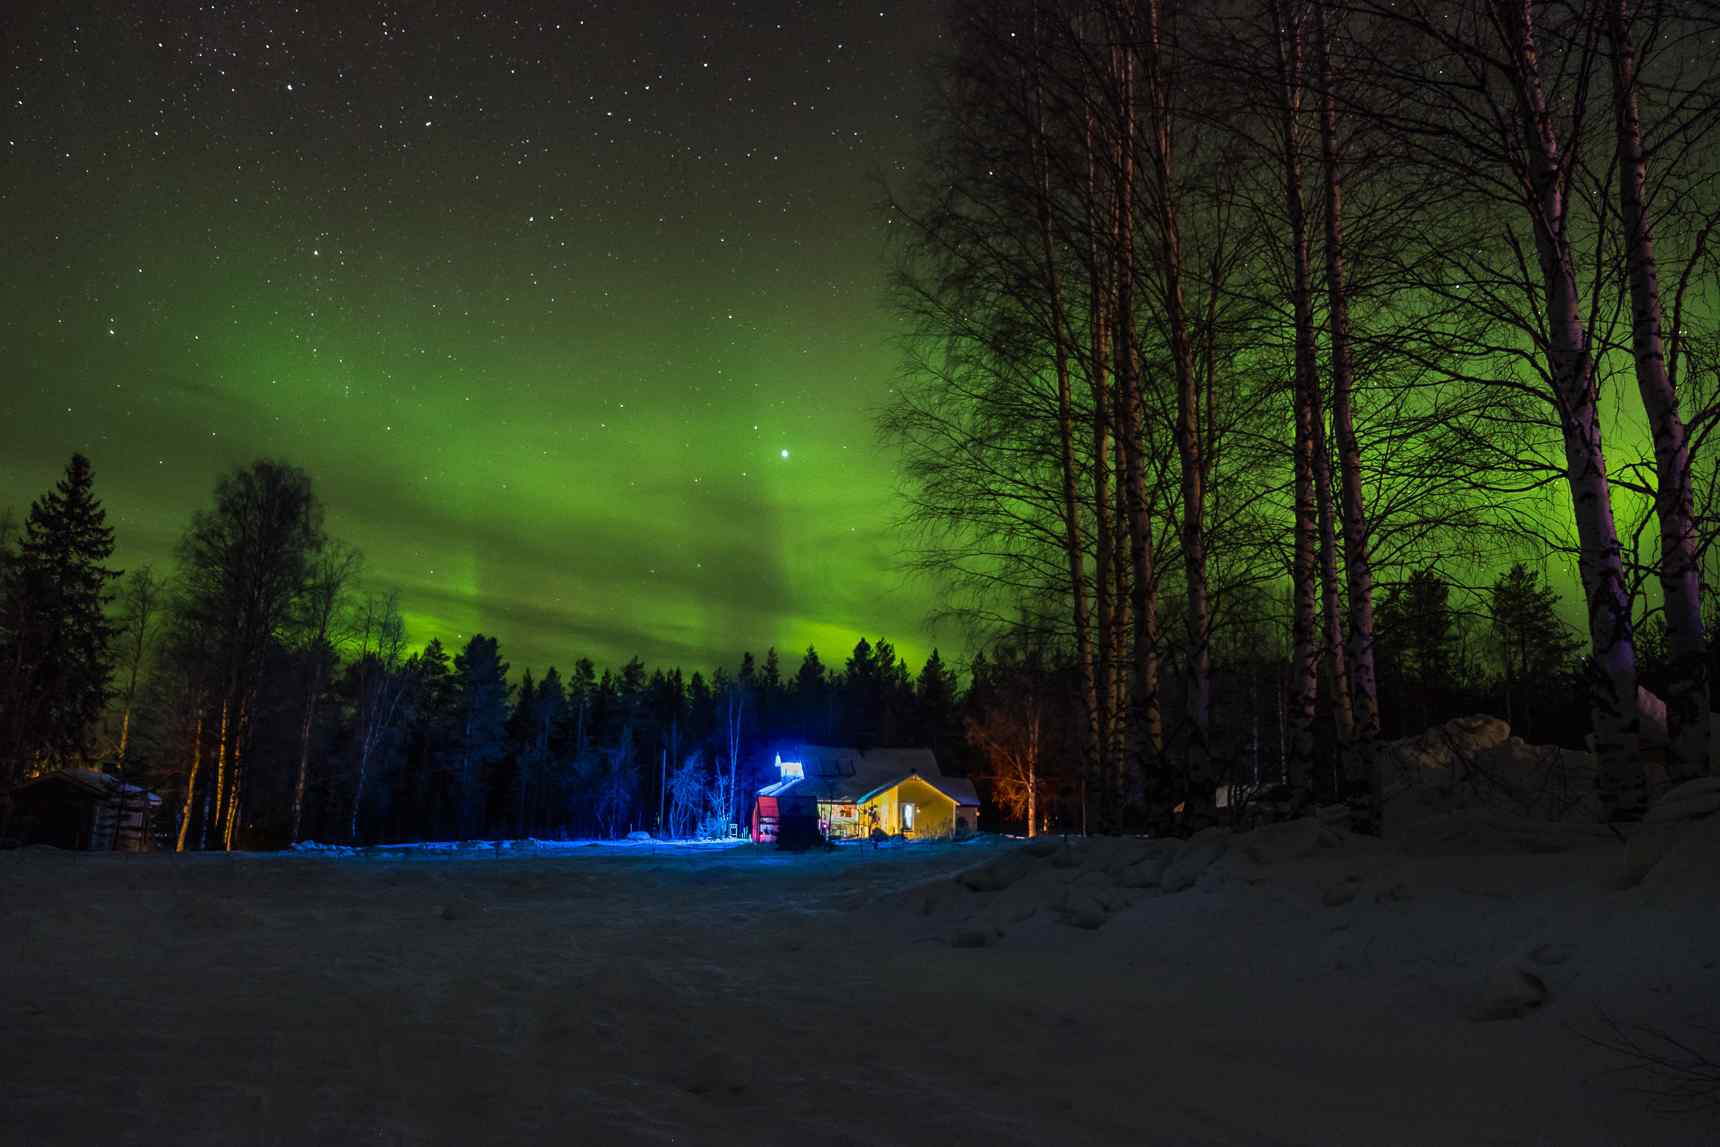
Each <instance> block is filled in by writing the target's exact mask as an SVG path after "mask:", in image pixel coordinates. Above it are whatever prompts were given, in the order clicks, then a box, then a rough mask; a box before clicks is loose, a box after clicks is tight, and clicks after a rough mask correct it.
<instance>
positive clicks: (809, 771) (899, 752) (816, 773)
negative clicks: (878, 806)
mask: <svg viewBox="0 0 1720 1147" xmlns="http://www.w3.org/2000/svg"><path fill="white" fill-rule="evenodd" d="M781 757H782V759H783V760H784V761H791V760H798V761H800V763H801V765H802V767H803V768H804V770H805V776H804V778H803V779H801V780H798V781H797V780H782V781H778V782H776V783H775V784H773V785H767V786H766V787H765V788H762V789H760V790H759V794H758V795H760V796H779V795H781V794H782V793H785V792H788V791H789V790H790V789H792V790H793V791H794V793H795V795H796V796H810V797H813V798H815V799H817V800H824V801H853V802H854V803H856V804H858V803H859V802H861V801H864V800H866V799H868V798H870V797H874V796H876V795H878V794H879V793H881V792H883V791H885V790H886V789H890V788H894V787H895V786H896V785H899V784H901V783H902V782H903V781H905V780H907V779H908V778H909V777H916V776H917V777H919V778H920V779H921V780H922V781H924V782H926V783H927V784H928V785H931V786H932V787H933V788H935V789H937V790H938V791H939V792H941V793H943V794H944V795H945V796H947V797H949V798H950V799H951V800H952V801H954V802H955V803H956V804H958V805H969V806H972V807H975V808H977V807H979V794H978V793H976V792H975V791H974V787H973V783H972V782H971V781H969V780H968V779H967V778H966V777H949V776H945V775H944V771H943V769H942V768H941V767H939V765H938V758H937V756H936V755H935V754H934V753H933V752H932V751H931V750H930V749H866V750H860V749H853V748H843V747H829V746H824V745H797V746H795V747H794V748H793V749H792V750H789V749H784V750H783V751H782V753H781Z"/></svg>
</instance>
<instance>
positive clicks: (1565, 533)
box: [884, 0, 1720, 827]
mask: <svg viewBox="0 0 1720 1147" xmlns="http://www.w3.org/2000/svg"><path fill="white" fill-rule="evenodd" d="M950 25H951V43H952V44H953V49H952V52H951V55H950V58H949V60H948V62H947V66H946V68H945V71H944V72H943V75H942V78H941V81H942V82H941V84H940V87H939V98H938V101H937V104H936V106H935V108H934V109H933V113H934V114H933V115H932V116H931V119H930V126H929V138H928V148H927V157H926V158H927V163H926V170H925V174H924V177H923V180H922V182H921V183H920V184H919V185H918V186H917V187H916V188H915V189H914V190H913V191H911V192H909V193H907V194H905V195H903V196H902V197H901V198H900V200H899V201H897V202H895V203H893V204H892V205H891V218H892V222H893V223H894V224H896V225H898V226H899V227H900V228H901V230H902V232H903V233H904V234H905V236H906V239H905V241H904V243H903V248H902V259H901V270H900V273H899V275H898V278H897V299H898V302H899V307H900V309H901V311H902V312H903V314H904V315H905V316H907V317H908V318H909V319H910V320H911V322H912V324H913V330H914V334H915V336H916V337H915V338H914V339H913V340H912V347H913V350H912V361H911V363H910V370H909V372H908V383H907V385H905V386H904V387H903V389H902V391H901V395H900V398H899V400H898V401H897V402H896V404H895V405H894V406H893V407H892V409H890V410H889V411H888V412H887V414H886V415H885V417H884V430H885V432H886V434H887V436H889V437H890V438H891V439H892V440H893V441H894V442H895V443H896V444H897V445H898V446H899V447H900V448H901V450H902V455H903V459H904V474H905V479H906V481H905V486H906V489H907V491H908V494H909V497H910V506H911V509H910V516H911V518H912V520H913V521H914V522H915V523H916V524H917V525H918V526H919V527H920V529H921V532H920V534H919V544H918V549H917V553H918V557H919V560H920V562H921V563H922V564H923V565H924V566H925V567H927V568H928V569H931V570H933V571H935V572H936V573H937V574H939V575H940V576H941V577H943V578H944V579H946V581H947V582H948V584H949V585H950V586H951V589H952V594H953V595H954V596H953V597H952V608H954V609H957V610H960V611H962V612H964V613H966V614H967V615H968V616H969V617H970V618H972V619H973V620H975V621H976V622H978V623H980V624H982V625H991V626H993V627H996V628H1001V629H1005V630H1009V631H1012V632H1015V633H1020V632H1021V631H1023V630H1030V631H1033V632H1035V633H1037V634H1038V635H1039V638H1040V639H1041V640H1048V641H1051V642H1053V643H1055V644H1057V645H1059V646H1061V647H1062V648H1065V649H1067V650H1069V651H1070V657H1071V659H1072V662H1073V665H1074V667H1075V670H1076V673H1075V677H1076V684H1075V686H1074V687H1075V688H1076V689H1077V690H1078V692H1079V694H1080V706H1079V708H1080V711H1081V712H1082V714H1083V716H1084V723H1083V728H1082V730H1081V738H1080V740H1081V752H1082V756H1083V759H1084V762H1085V763H1084V768H1083V773H1084V776H1085V790H1086V791H1085V800H1086V802H1087V803H1088V804H1089V805H1090V806H1091V808H1092V809H1093V810H1094V812H1095V814H1096V816H1097V818H1098V822H1099V824H1100V825H1101V826H1110V827H1115V826H1117V825H1119V824H1120V823H1122V818H1123V817H1124V816H1125V815H1133V816H1144V817H1145V818H1146V819H1147V820H1148V821H1149V822H1162V820H1164V819H1165V818H1167V817H1168V816H1169V815H1170V813H1171V810H1173V809H1175V808H1177V807H1178V806H1181V807H1182V808H1183V809H1184V810H1185V811H1188V812H1198V810H1199V809H1200V807H1201V806H1202V804H1203V803H1204V802H1206V801H1207V800H1209V799H1210V797H1211V794H1212V793H1213V791H1214V786H1215V785H1217V784H1219V783H1221V782H1223V781H1225V780H1226V779H1228V778H1229V777H1230V776H1231V775H1232V774H1234V772H1235V771H1236V769H1237V766H1238V763H1239V759H1240V755H1241V752H1242V745H1243V739H1242V738H1241V736H1240V734H1239V731H1238V730H1236V729H1233V728H1229V727H1228V723H1227V722H1226V721H1224V720H1223V719H1222V711H1223V702H1224V696H1223V693H1224V682H1225V680H1226V675H1227V674H1230V673H1233V672H1234V671H1235V669H1236V667H1237V663H1238V662H1240V661H1249V660H1251V659H1255V658H1257V657H1258V656H1259V655H1260V653H1261V652H1263V651H1262V650H1261V649H1260V648H1259V647H1260V646H1261V645H1263V644H1265V643H1264V642H1263V641H1262V640H1260V635H1262V634H1264V633H1266V632H1269V631H1282V632H1284V633H1286V634H1287V636H1288V641H1287V642H1286V643H1285V644H1286V646H1287V648H1285V649H1284V650H1283V653H1282V662H1283V673H1284V675H1285V693H1286V697H1287V704H1286V710H1287V711H1286V714H1285V718H1284V727H1285V730H1286V734H1285V741H1286V749H1285V756H1286V758H1287V760H1286V762H1285V764H1286V771H1287V773H1288V775H1289V776H1290V778H1291V779H1292V780H1293V781H1294V782H1295V783H1297V784H1300V785H1303V786H1309V787H1314V786H1326V785H1329V790H1328V791H1336V792H1340V793H1348V794H1349V795H1350V796H1352V797H1354V798H1356V799H1357V803H1358V806H1359V807H1362V808H1365V809H1371V808H1373V807H1374V806H1375V804H1376V801H1375V800H1373V799H1369V795H1370V794H1371V795H1372V796H1374V797H1377V782H1376V781H1374V779H1373V776H1374V772H1375V770H1374V769H1373V767H1372V762H1373V760H1374V753H1373V746H1374V744H1375V743H1376V742H1377V739H1378V737H1379V735H1380V729H1381V712H1380V706H1379V698H1380V694H1379V690H1378V688H1377V685H1376V669H1375V663H1374V662H1375V651H1374V617H1373V615H1374V596H1375V586H1376V583H1382V582H1386V583H1389V582H1391V581H1394V580H1397V581H1401V580H1403V579H1404V578H1405V577H1406V576H1407V575H1408V574H1409V573H1410V572H1413V571H1416V570H1420V569H1425V568H1427V567H1428V566H1430V565H1432V564H1434V563H1436V562H1443V563H1446V564H1448V565H1453V564H1461V565H1465V566H1466V567H1467V568H1469V569H1471V570H1474V571H1483V570H1486V569H1488V568H1495V563H1498V562H1499V561H1500V560H1501V558H1502V557H1503V556H1505V555H1506V554H1507V553H1509V552H1511V551H1518V552H1521V551H1524V550H1534V551H1538V554H1539V556H1542V557H1546V556H1548V555H1563V556H1568V557H1569V558H1571V559H1574V562H1575V567H1576V570H1577V573H1578V581H1579V583H1580V586H1581V592H1582V595H1583V602H1584V616H1585V618H1586V623H1587V636H1588V642H1587V647H1588V656H1587V660H1586V665H1587V671H1586V672H1587V692H1588V701H1589V704H1588V708H1589V710H1590V713H1591V723H1592V737H1593V745H1594V749H1595V751H1596V753H1597V755H1598V757H1599V759H1600V761H1601V766H1602V767H1601V773H1600V775H1601V782H1600V783H1601V790H1602V791H1601V796H1602V799H1603V802H1604V804H1605V805H1606V807H1607V808H1608V809H1609V810H1610V811H1611V812H1612V813H1614V814H1615V815H1618V816H1622V817H1629V816H1631V815H1634V814H1636V813H1637V812H1638V811H1640V809H1641V808H1642V807H1643V804H1644V802H1645V800H1646V798H1647V795H1648V794H1647V792H1646V787H1645V781H1644V773H1643V769H1642V766H1641V761H1640V757H1639V754H1638V747H1637V743H1636V742H1637V722H1638V718H1637V704H1636V688H1637V671H1636V657H1635V653H1634V643H1633V624H1635V623H1636V622H1637V621H1638V620H1639V619H1641V618H1642V617H1644V616H1655V617H1657V619H1658V617H1659V616H1660V615H1663V617H1664V627H1665V633H1666V644H1667V647H1668V652H1669V655H1670V657H1671V660H1672V664H1673V667H1674V672H1673V673H1672V675H1671V678H1670V680H1671V684H1670V686H1669V687H1668V690H1667V692H1668V694H1669V695H1668V698H1667V701H1668V713H1669V724H1670V726H1671V741H1672V743H1671V746H1670V748H1669V751H1668V757H1669V765H1668V771H1669V774H1670V775H1671V776H1672V777H1673V778H1674V779H1677V778H1682V777H1688V776H1692V775H1697V774H1699V773H1701V772H1704V771H1706V770H1707V769H1708V767H1709V746H1708V739H1709V701H1708V681H1707V674H1706V665H1707V653H1708V650H1707V641H1706V639H1705V636H1704V631H1703V598H1702V595H1701V587H1702V563H1703V559H1704V554H1705V546H1706V533H1705V525H1706V522H1707V517H1706V515H1705V513H1704V512H1703V506H1704V505H1705V504H1706V502H1705V500H1702V499H1698V498H1697V497H1696V496H1695V492H1696V491H1697V488H1698V485H1699V482H1700V479H1701V476H1702V475H1703V474H1705V473H1706V472H1707V469H1706V468H1705V466H1704V463H1703V457H1702V454H1701V452H1700V450H1699V447H1700V445H1701V441H1702V439H1703V438H1704V436H1705V435H1706V432H1707V429H1708V427H1709V425H1710V424H1711V420H1712V410H1713V402H1712V399H1713V392H1714V380H1713V377H1712V376H1713V373H1714V369H1715V359H1714V355H1713V350H1712V343H1713V340H1712V335H1711V328H1713V326H1714V317H1715V314H1714V309H1713V304H1714V302H1715V301H1716V300H1715V297H1714V295H1715V289H1716V287H1715V271H1716V263H1715V261H1714V260H1713V257H1712V251H1711V245H1710V241H1709V240H1710V234H1711V232H1712V230H1713V227H1714V223H1715V221H1716V220H1717V219H1720V199H1717V198H1716V196H1715V191H1716V188H1715V186H1714V183H1713V179H1714V176H1715V174H1716V171H1717V170H1720V167H1717V164H1716V159H1717V158H1720V157H1717V156H1716V147H1715V140H1714V138H1713V133H1714V130H1715V128H1716V125H1717V123H1720V114H1717V112H1720V109H1716V107H1715V101H1716V100H1717V99H1720V82H1716V79H1717V78H1716V77H1714V76H1713V75H1712V72H1713V69H1714V67H1715V66H1716V65H1715V64H1714V63H1713V55H1712V51H1711V48H1712V45H1713V43H1714V42H1715V37H1716V35H1717V33H1720V17H1717V16H1716V14H1715V13H1714V11H1713V10H1712V9H1711V7H1710V6H1709V5H1706V4H1702V3H1698V2H1696V0H1408V2H1404V0H1226V2H1225V3H1221V4H1207V3H1193V2H1187V0H1182V2H1179V0H1001V2H987V3H984V4H980V3H958V4H956V5H954V6H953V7H952V9H951V16H950ZM1630 378H1633V379H1634V382H1635V386H1634V387H1632V386H1629V385H1628V384H1627V381H1626V380H1627V379H1630ZM1609 387H1611V388H1613V389H1612V390H1610V391H1609ZM1615 397H1616V401H1615ZM1608 435H1610V436H1611V437H1610V439H1609V438H1608V437H1607V436H1608ZM1641 443H1647V444H1649V446H1650V447H1651V448H1650V449H1647V450H1640V449H1639V450H1638V451H1637V455H1641V456H1640V457H1638V456H1637V455H1633V454H1632V453H1631V451H1632V448H1633V445H1635V444H1641ZM1608 445H1611V446H1612V451H1613V460H1614V468H1615V470H1616V471H1618V472H1619V473H1620V474H1622V478H1620V477H1613V476H1610V475H1609V470H1608V450H1607V447H1608ZM1621 457H1622V458H1623V459H1624V461H1623V462H1622V464H1621V462H1620V461H1619V460H1620V458H1621ZM1633 506H1642V507H1651V509H1649V510H1645V511H1643V512H1642V515H1641V518H1640V520H1639V522H1640V528H1639V530H1638V531H1637V533H1636V534H1635V535H1632V536H1633V537H1634V538H1635V539H1636V540H1637V541H1638V542H1640V541H1641V539H1642V537H1644V536H1651V537H1652V538H1654V539H1656V546H1655V547H1653V552H1644V551H1645V548H1647V547H1644V546H1642V545H1640V544H1638V545H1625V544H1621V533H1620V529H1619V526H1618V524H1617V522H1616V520H1615V513H1618V512H1625V513H1628V512H1629V507H1633ZM1627 540H1629V538H1627ZM1478 582H1479V579H1478ZM1283 587H1288V594H1287V595H1286V594H1284V592H1283ZM1279 603H1282V607H1281V608H1277V607H1278V606H1279ZM1225 649H1230V650H1232V651H1234V653H1233V656H1232V660H1231V662H1230V663H1226V662H1225V661H1224V659H1223V658H1222V657H1221V656H1219V655H1217V653H1215V651H1222V650H1225ZM1328 778H1329V780H1328ZM1364 819H1367V815H1366V814H1364Z"/></svg>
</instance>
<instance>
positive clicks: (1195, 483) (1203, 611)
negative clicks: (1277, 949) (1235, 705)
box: [1145, 0, 1212, 795]
mask: <svg viewBox="0 0 1720 1147" xmlns="http://www.w3.org/2000/svg"><path fill="white" fill-rule="evenodd" d="M1161 7H1162V0H1147V3H1146V6H1145V11H1146V17H1147V28H1146V37H1145V45H1146V61H1147V105H1148V109H1149V116H1150V123H1149V125H1148V132H1147V135H1148V138H1149V139H1150V140H1151V141H1152V145H1151V148H1150V150H1151V158H1152V165H1153V172H1152V178H1153V198H1154V199H1155V201H1156V202H1155V204H1154V206H1155V207H1156V210H1157V216H1158V228H1159V236H1158V238H1159V243H1158V252H1157V254H1158V263H1159V268H1158V269H1159V273H1160V275H1161V276H1162V277H1163V306H1164V318H1165V328H1166V333H1167V334H1168V336H1169V341H1170V349H1171V366H1172V369H1173V370H1174V371H1175V374H1176V387H1177V419H1176V440H1177V453H1178V458H1179V461H1180V462H1181V465H1182V510H1183V516H1182V550H1183V579H1184V581H1185V582H1186V583H1187V584H1186V587H1185V588H1186V591H1187V594H1188V610H1187V617H1186V619H1185V621H1186V625H1187V636H1188V667H1187V684H1186V697H1185V716H1186V717H1187V725H1188V733H1189V741H1188V760H1187V762H1186V765H1185V768H1184V778H1185V782H1184V787H1185V789H1187V788H1190V787H1193V788H1201V787H1204V786H1205V785H1206V784H1207V783H1208V782H1209V781H1210V780H1211V779H1212V778H1211V777H1210V776H1209V773H1210V771H1211V765H1210V761H1209V757H1210V755H1211V743H1212V655H1211V639H1212V627H1211V623H1210V619H1209V617H1208V613H1209V603H1208V598H1207V581H1206V480H1205V474H1206V471H1205V468H1204V464H1203V462H1202V460H1201V443H1202V438H1201V425H1200V421H1201V420H1200V387H1199V380H1198V379H1197V377H1196V374H1195V369H1194V352H1193V347H1192V345H1191V343H1190V341H1189V332H1188V312H1187V307H1186V304H1185V301H1184V298H1183V282H1182V281H1183V250H1182V224H1181V222H1180V219H1179V212H1178V204H1177V194H1178V193H1177V189H1176V168H1175V157H1174V155H1173V152H1172V148H1173V147H1174V140H1173V135H1172V131H1171V117H1172V114H1173V112H1172V109H1171V79H1170V67H1169V61H1168V60H1167V59H1166V58H1165V52H1166V49H1165V46H1164V43H1163V30H1164V25H1163V19H1162V11H1161ZM1185 795H1186V794H1185Z"/></svg>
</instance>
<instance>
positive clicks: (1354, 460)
mask: <svg viewBox="0 0 1720 1147" xmlns="http://www.w3.org/2000/svg"><path fill="white" fill-rule="evenodd" d="M1326 3H1327V0H1320V2H1319V3H1318V4H1317V5H1316V6H1315V9H1314V12H1315V31H1316V34H1317V35H1318V36H1319V38H1320V43H1319V52H1318V60H1319V68H1320V160H1321V167H1322V169H1323V172H1324V175H1325V183H1326V292H1327V305H1328V308H1329V314H1328V318H1327V323H1328V326H1329V327H1330V334H1329V339H1330V345H1331V356H1332V433H1333V435H1334V436H1335V437H1336V438H1337V447H1338V483H1339V488H1340V490H1341V502H1340V507H1341V511H1342V518H1343V528H1344V578H1345V586H1346V589H1347V590H1348V591H1349V613H1350V632H1349V649H1348V653H1349V656H1348V658H1347V667H1348V669H1349V682H1350V705H1351V713H1352V720H1351V726H1350V751H1349V752H1347V753H1346V754H1345V771H1346V777H1345V780H1346V781H1347V782H1349V783H1350V784H1352V785H1354V784H1356V783H1357V782H1362V781H1365V782H1366V783H1367V785H1368V793H1369V800H1368V803H1369V806H1370V808H1369V815H1368V817H1367V818H1366V821H1367V825H1366V827H1370V828H1373V829H1375V830H1377V827H1378V805H1379V778H1378V776H1376V775H1375V768H1374V766H1375V756H1374V744H1375V742H1376V741H1377V740H1378V739H1379V735H1380V710H1379V694H1378V691H1377V686H1376V685H1375V679H1374V573H1373V563H1372V562H1371V561H1370V558H1369V553H1368V521H1367V502H1366V499H1365V496H1364V494H1363V492H1362V451H1361V447H1360V445H1359V444H1358V443H1357V441H1356V424H1355V415H1354V411H1353V410H1352V408H1351V401H1350V392H1351V387H1352V385H1353V375H1352V367H1351V358H1350V303H1349V296H1348V291H1349V280H1348V271H1347V268H1346V264H1345V257H1344V221H1343V169H1342V167H1341V165H1340V159H1339V154H1338V122H1337V121H1338V113H1337V96H1336V93H1335V92H1334V90H1333V75H1332V59H1331V41H1330V39H1329V35H1328V30H1327V27H1326ZM1358 774H1359V775H1358Z"/></svg>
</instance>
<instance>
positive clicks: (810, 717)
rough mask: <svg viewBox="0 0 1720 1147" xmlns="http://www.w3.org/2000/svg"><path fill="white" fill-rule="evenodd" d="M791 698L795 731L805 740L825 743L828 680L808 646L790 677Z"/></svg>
mask: <svg viewBox="0 0 1720 1147" xmlns="http://www.w3.org/2000/svg"><path fill="white" fill-rule="evenodd" d="M793 696H794V712H795V718H796V724H797V726H798V728H797V729H796V730H795V731H796V732H797V733H799V734H800V736H802V737H805V738H807V739H808V740H813V741H823V740H826V739H827V738H828V737H829V736H830V734H831V728H830V678H829V676H828V674H826V672H825V670H824V662H823V661H821V660H820V659H819V657H818V650H816V649H814V648H813V647H812V646H810V645H808V646H807V647H806V656H805V657H804V658H802V660H801V662H800V668H799V669H798V670H797V671H796V672H795V674H794V686H793Z"/></svg>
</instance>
